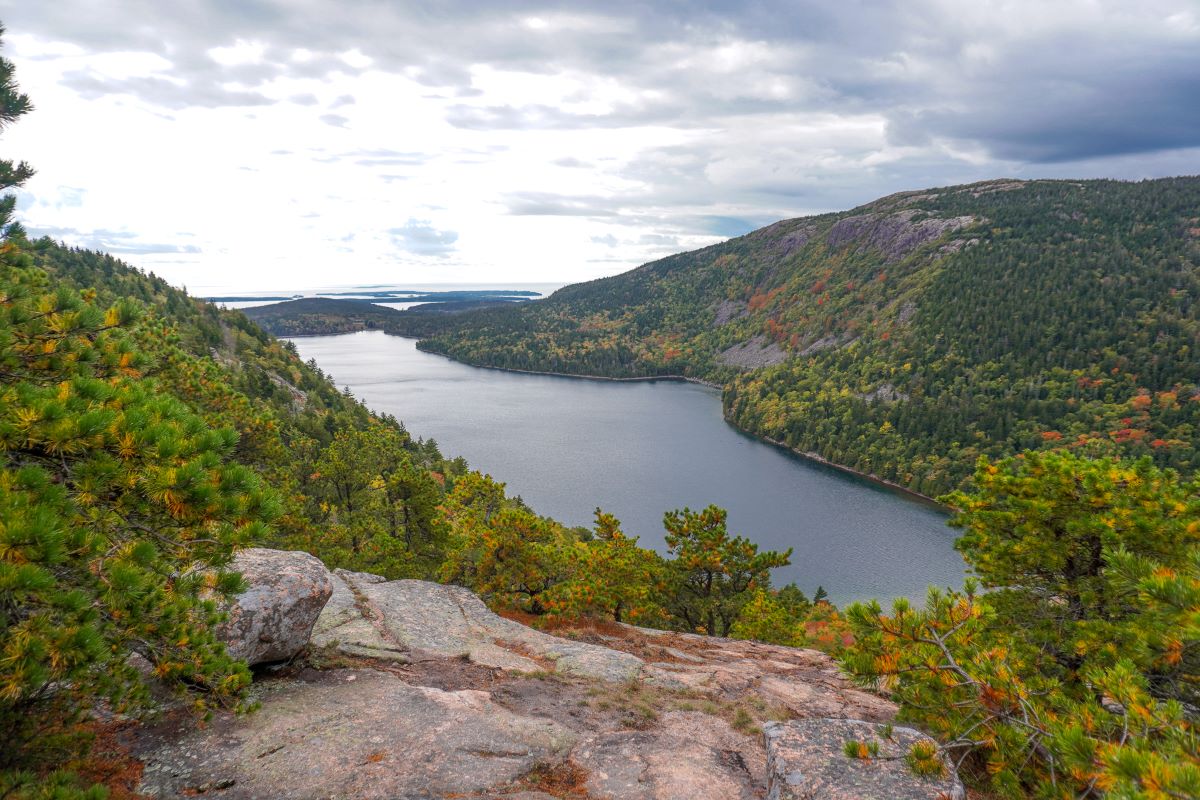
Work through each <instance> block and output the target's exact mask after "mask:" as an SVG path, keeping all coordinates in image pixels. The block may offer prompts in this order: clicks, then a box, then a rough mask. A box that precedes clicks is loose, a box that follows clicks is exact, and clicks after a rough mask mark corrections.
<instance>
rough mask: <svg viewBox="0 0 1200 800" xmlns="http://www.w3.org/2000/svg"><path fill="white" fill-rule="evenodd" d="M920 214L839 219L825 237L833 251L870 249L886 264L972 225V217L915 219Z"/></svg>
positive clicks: (864, 215) (973, 220)
mask: <svg viewBox="0 0 1200 800" xmlns="http://www.w3.org/2000/svg"><path fill="white" fill-rule="evenodd" d="M919 213H920V212H918V211H914V210H912V209H906V210H904V211H898V212H896V213H894V214H859V215H856V216H853V217H845V218H843V219H840V220H838V221H837V222H835V223H834V224H833V226H832V227H831V228H830V229H829V232H828V233H827V234H826V236H825V241H826V243H827V244H828V245H829V246H830V247H832V248H838V247H843V246H845V245H847V244H851V243H857V244H858V245H859V246H860V247H861V246H869V247H873V248H875V249H877V250H879V251H880V252H882V253H883V254H884V256H885V257H886V258H887V260H888V261H892V262H895V261H900V260H902V259H903V258H904V257H905V256H907V255H908V254H909V253H911V252H913V251H914V250H916V249H917V248H918V247H920V246H921V245H923V244H925V243H927V242H932V241H933V240H935V239H940V238H941V237H942V236H945V235H946V234H947V233H950V232H952V231H956V230H958V229H960V228H965V227H967V226H968V225H972V224H974V223H975V218H974V217H969V216H963V217H951V218H949V219H942V218H938V217H926V218H924V219H916V217H917V216H918V214H919Z"/></svg>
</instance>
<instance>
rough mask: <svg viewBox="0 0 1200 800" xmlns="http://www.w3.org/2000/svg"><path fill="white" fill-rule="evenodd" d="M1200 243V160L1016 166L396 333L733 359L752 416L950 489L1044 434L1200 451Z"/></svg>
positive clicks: (739, 414)
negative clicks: (1148, 176)
mask: <svg viewBox="0 0 1200 800" xmlns="http://www.w3.org/2000/svg"><path fill="white" fill-rule="evenodd" d="M1198 261H1200V179H1198V178H1173V179H1163V180H1154V181H1144V182H1140V183H1123V182H1116V181H1016V180H998V181H990V182H986V183H980V184H973V185H969V186H957V187H948V188H942V189H930V190H926V191H920V192H906V193H901V194H897V195H892V196H889V197H885V198H883V199H881V200H878V201H875V202H873V203H870V204H868V205H865V206H862V207H860V208H857V209H854V210H851V211H848V212H844V213H838V214H827V215H823V216H817V217H807V218H801V219H793V220H785V221H783V222H779V223H776V224H774V225H771V226H769V227H766V228H763V229H761V230H758V231H754V232H753V233H750V234H747V235H746V236H742V237H740V238H737V239H732V240H730V241H728V242H724V243H722V244H719V245H715V246H712V247H708V248H705V249H702V250H697V251H694V252H690V253H682V254H679V255H675V256H671V257H669V258H665V259H662V260H660V261H655V262H652V263H649V264H646V265H644V266H642V267H639V268H637V269H635V270H633V271H631V272H627V273H625V274H622V275H618V276H615V277H612V278H605V279H601V280H596V281H592V282H589V283H583V284H577V285H574V286H568V287H566V288H564V289H561V290H560V291H558V292H556V293H555V294H554V295H553V296H552V297H550V298H549V299H547V300H545V301H540V302H536V303H532V304H529V305H526V306H522V307H517V308H505V309H496V310H490V311H484V312H478V313H474V314H464V315H460V316H458V317H457V318H451V319H446V320H441V321H438V322H437V323H435V324H436V327H435V328H431V327H430V326H431V323H429V322H428V321H423V322H422V324H420V325H417V324H416V321H414V322H413V325H412V330H405V329H404V328H403V326H402V325H396V326H392V331H391V332H397V333H408V334H410V335H419V336H425V337H427V338H425V339H424V340H423V341H422V343H421V347H422V348H423V349H426V350H430V351H433V352H438V353H443V354H445V355H448V356H452V357H454V358H457V359H460V360H462V361H466V362H468V363H473V364H481V365H487V366H495V367H506V368H512V369H524V370H540V371H551V372H565V373H575V374H590V375H604V376H611V377H634V376H654V375H687V376H693V377H700V378H706V379H710V380H716V381H719V382H721V383H722V384H724V387H725V392H724V404H725V412H726V415H727V417H728V419H729V420H730V421H731V422H733V423H734V424H736V425H738V426H739V427H741V428H743V429H745V430H747V431H750V432H753V433H755V434H758V435H761V436H763V437H767V438H770V439H773V440H776V441H778V442H780V443H783V444H786V445H787V446H788V447H790V448H793V449H795V450H797V451H800V452H805V453H812V454H815V455H818V456H820V457H822V458H826V459H828V460H830V461H832V462H835V463H837V464H841V465H845V466H847V467H850V468H853V469H856V470H859V471H862V472H864V473H868V474H872V475H876V476H878V477H881V478H885V479H888V480H892V481H896V482H898V483H900V484H902V485H904V486H907V487H909V488H911V489H913V490H916V491H919V492H922V493H924V494H930V495H936V494H939V493H941V492H943V491H945V490H947V489H950V488H952V487H955V486H958V485H961V483H962V482H963V481H964V480H965V479H966V477H967V476H968V475H969V473H970V472H971V470H972V467H973V462H974V461H975V459H976V458H977V457H978V456H979V455H981V454H982V455H989V456H1001V455H1008V454H1011V453H1014V452H1018V451H1020V450H1022V449H1027V448H1041V447H1047V446H1052V447H1061V446H1064V445H1069V446H1078V447H1083V448H1085V449H1087V450H1088V451H1089V452H1091V451H1105V452H1107V451H1118V452H1120V453H1122V454H1126V455H1141V454H1147V455H1150V456H1152V457H1153V458H1154V460H1155V461H1156V462H1157V463H1159V464H1161V465H1165V466H1171V467H1176V468H1179V469H1182V470H1185V471H1192V470H1195V469H1196V468H1197V467H1198V466H1200V450H1198V448H1197V446H1196V445H1197V442H1196V430H1197V428H1196V425H1197V421H1198V420H1197V415H1198V412H1200V390H1198V389H1197V381H1198V380H1200V362H1198V361H1197V360H1196V359H1195V357H1194V350H1195V347H1196V339H1197V335H1198V333H1200V321H1198V319H1197V315H1198V313H1200V311H1198V309H1200V306H1198V305H1197V303H1196V300H1197V298H1198V297H1200V274H1198V273H1197V262H1198Z"/></svg>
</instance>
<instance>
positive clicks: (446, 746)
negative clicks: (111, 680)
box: [129, 551, 961, 800]
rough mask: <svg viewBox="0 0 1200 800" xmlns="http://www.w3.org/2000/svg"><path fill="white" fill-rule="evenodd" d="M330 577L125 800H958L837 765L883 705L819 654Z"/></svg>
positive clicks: (873, 764) (899, 742)
mask: <svg viewBox="0 0 1200 800" xmlns="http://www.w3.org/2000/svg"><path fill="white" fill-rule="evenodd" d="M270 552H271V551H256V555H255V559H256V561H262V560H263V559H264V558H266V559H269V553H270ZM264 554H268V555H264ZM278 557H279V558H280V559H281V563H290V561H294V560H295V554H282V553H281V554H278ZM289 560H290V561H289ZM268 572H269V571H267V572H260V574H262V575H266V574H267V573H268ZM264 580H265V578H264ZM329 580H330V582H331V583H332V585H333V593H332V596H331V598H330V600H329V603H328V604H327V605H326V606H325V608H324V610H323V611H322V613H321V616H320V618H319V620H318V621H317V623H316V626H315V628H314V632H313V639H312V643H311V644H310V646H309V650H308V653H307V655H306V656H304V657H302V658H301V659H300V660H298V661H295V662H294V663H291V664H284V665H279V666H276V667H273V668H268V669H266V670H263V671H261V672H260V675H259V677H258V680H256V682H255V684H254V688H253V692H254V694H255V696H256V698H257V699H258V700H259V701H260V703H261V707H260V709H259V710H258V711H256V712H254V713H252V714H249V715H246V716H240V717H239V716H234V715H232V714H218V715H217V716H216V717H215V718H214V719H213V720H212V722H211V723H210V724H208V725H207V726H203V727H200V726H197V724H196V721H195V720H194V719H192V718H191V717H190V716H189V715H188V714H187V713H186V712H185V711H183V710H176V711H174V712H172V713H169V714H167V715H166V716H165V717H164V719H163V720H161V721H160V722H158V723H156V724H155V725H152V726H143V727H140V728H136V729H134V730H133V731H132V732H131V733H130V734H129V735H130V737H131V740H130V741H131V747H132V749H133V751H134V753H135V754H136V755H137V756H138V757H139V758H141V759H142V760H143V762H144V771H143V777H142V784H141V787H140V791H141V792H142V793H144V794H145V795H148V796H151V797H189V796H196V795H202V796H205V797H213V798H220V799H221V800H249V799H250V798H296V799H297V800H299V799H301V798H304V799H308V798H312V800H317V798H347V799H350V798H364V799H365V798H380V799H381V800H382V799H383V798H448V797H459V798H510V800H518V799H520V800H545V799H546V798H552V797H561V798H614V799H616V798H639V799H640V798H645V799H647V800H650V799H660V800H666V799H667V798H679V799H680V800H705V799H706V798H713V800H716V799H717V798H721V799H722V800H724V799H726V798H746V799H747V800H749V799H750V798H763V797H771V798H800V797H805V798H807V797H842V798H852V797H861V798H895V799H897V800H901V799H902V798H930V799H932V798H937V797H943V796H945V797H958V796H961V788H960V787H959V786H958V784H957V783H955V782H953V781H951V780H950V779H948V778H945V777H943V778H936V779H930V778H918V777H915V776H913V775H911V774H909V773H907V772H906V771H904V770H903V769H902V768H900V766H899V764H898V762H896V761H894V760H879V761H859V760H855V759H849V758H848V757H847V756H846V755H844V754H843V753H842V752H841V747H842V745H843V744H844V742H843V739H844V738H845V735H846V734H845V731H846V730H850V729H851V728H853V729H854V730H864V731H868V732H869V733H870V734H871V735H873V736H878V735H879V734H878V732H879V731H881V730H885V729H883V728H879V727H876V726H875V725H873V723H882V722H886V721H887V720H889V719H890V718H891V717H892V716H893V714H894V712H895V708H894V707H893V706H892V704H891V703H889V702H888V701H886V700H885V699H883V698H880V697H877V696H875V695H872V694H870V693H867V692H863V691H860V690H858V689H855V688H854V687H852V686H850V685H849V684H848V683H847V681H846V680H845V679H844V678H843V677H842V676H841V675H840V673H839V671H838V669H837V667H836V665H835V664H834V663H833V662H832V661H831V660H830V659H829V658H828V657H827V656H825V655H824V654H822V653H819V652H816V651H813V650H803V649H796V648H788V647H775V646H771V645H764V644H758V643H755V642H746V641H734V640H727V639H716V638H710V637H706V636H697V635H692V634H679V633H667V632H662V631H651V630H646V629H641V628H635V627H632V626H627V625H617V624H613V623H596V624H581V625H579V626H576V627H569V628H565V629H562V630H559V631H558V633H559V634H560V635H558V636H551V635H549V634H547V633H543V632H540V631H536V630H533V629H531V628H528V627H526V626H524V625H521V624H519V623H517V622H514V621H512V620H509V619H505V618H502V617H499V616H497V615H496V614H493V613H492V612H491V611H489V610H488V609H487V607H486V606H484V604H483V603H482V602H481V601H480V600H479V599H478V598H477V597H475V596H474V595H473V594H471V593H470V592H468V591H466V590H465V589H462V588H459V587H453V586H443V585H439V584H434V583H427V582H424V581H385V580H384V579H383V578H380V577H378V576H373V575H364V574H360V573H349V572H344V571H341V570H339V571H337V572H336V573H334V574H332V575H330V576H329ZM255 591H256V587H255V586H253V585H252V586H251V589H250V592H251V593H253V592H255ZM258 596H262V592H261V591H259V592H258ZM847 720H852V721H853V720H859V721H860V722H850V721H847ZM797 721H802V723H801V722H797ZM848 726H849V727H848ZM855 726H858V727H855ZM901 730H902V729H897V730H896V733H895V734H890V732H889V734H890V735H894V736H895V738H894V740H893V739H889V740H888V741H889V743H888V744H887V746H888V747H890V748H891V749H892V750H896V753H900V751H901V750H903V748H904V747H906V746H909V745H910V744H911V742H912V741H915V740H916V739H917V738H919V737H920V734H918V733H916V732H915V731H904V732H903V736H901V735H900V732H901ZM764 731H765V733H764ZM889 752H890V751H889ZM896 753H893V754H892V755H896ZM830 792H833V793H832V794H831V793H830Z"/></svg>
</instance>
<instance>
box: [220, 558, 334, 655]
mask: <svg viewBox="0 0 1200 800" xmlns="http://www.w3.org/2000/svg"><path fill="white" fill-rule="evenodd" d="M233 568H234V569H236V570H237V571H238V572H240V573H242V577H243V578H244V579H245V581H246V583H247V584H248V587H247V589H246V591H244V592H242V593H241V594H239V595H238V596H237V597H236V598H234V600H233V602H232V603H231V604H230V606H229V608H228V613H229V619H228V620H227V621H226V622H224V623H222V624H221V626H220V627H219V628H218V629H217V635H218V636H219V637H220V638H221V639H222V640H223V641H224V642H225V645H226V647H227V648H228V649H229V653H230V655H232V656H233V657H234V658H241V659H245V660H246V661H247V662H248V663H250V664H261V663H264V662H267V661H281V660H283V659H286V658H291V657H292V656H294V655H296V654H297V653H299V652H300V651H301V650H302V649H304V647H305V645H307V644H308V640H309V636H310V635H311V634H312V629H313V625H314V624H315V623H316V621H317V617H318V616H319V615H320V613H321V609H323V608H324V607H325V603H326V601H328V600H329V596H330V595H331V594H332V593H333V581H332V579H331V577H330V575H329V570H328V569H326V568H325V565H324V564H322V563H321V562H320V561H319V560H318V559H316V558H315V557H313V556H311V555H309V554H308V553H302V552H294V551H283V550H268V549H265V548H261V547H255V548H250V549H248V550H243V551H241V552H240V553H238V554H237V556H236V557H235V558H234V560H233Z"/></svg>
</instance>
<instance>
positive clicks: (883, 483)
mask: <svg viewBox="0 0 1200 800" xmlns="http://www.w3.org/2000/svg"><path fill="white" fill-rule="evenodd" d="M389 335H393V336H394V335H395V334H389ZM402 338H405V339H414V338H417V337H414V336H405V337H402ZM418 341H420V339H418ZM418 349H419V348H418ZM421 352H422V353H432V354H434V355H438V356H441V357H442V358H448V359H450V360H451V361H455V362H457V363H459V364H466V365H467V366H469V367H475V368H477V369H492V370H496V371H498V372H517V373H521V374H523V375H550V376H553V377H558V378H579V379H581V380H588V381H613V382H619V381H683V382H686V383H696V384H699V385H701V386H707V387H708V388H710V389H717V390H720V391H722V392H723V391H724V389H725V387H724V386H722V385H721V384H718V383H713V382H712V381H706V380H702V379H700V378H689V377H688V376H686V375H656V376H648V377H637V378H613V377H608V376H604V375H578V374H574V373H570V372H543V371H540V370H534V369H514V368H512V367H494V366H489V365H486V364H472V363H471V362H469V361H463V360H461V359H457V358H454V357H453V356H450V355H447V354H445V353H439V352H437V351H436V350H421ZM721 418H722V419H723V420H724V421H725V424H726V425H728V426H729V427H731V428H733V429H734V430H735V431H737V432H738V433H740V434H742V435H744V436H749V437H751V438H753V439H757V440H758V441H760V442H765V443H766V444H769V445H771V446H773V447H778V448H779V449H781V450H786V451H787V452H788V453H790V454H791V455H794V456H798V457H800V458H803V459H805V460H806V461H811V462H813V463H814V464H820V465H822V466H825V467H830V468H832V469H836V470H837V471H839V472H844V473H846V474H847V475H853V476H854V477H856V478H860V479H862V480H864V481H866V482H867V483H873V484H875V485H876V486H880V487H882V488H885V489H888V490H889V491H894V492H898V493H900V494H903V495H905V496H906V497H910V498H912V499H913V500H917V501H918V502H921V503H923V504H925V505H930V506H933V507H935V508H937V509H939V510H941V511H946V512H950V508H949V507H948V506H945V505H942V504H941V503H939V502H938V501H937V500H936V499H934V498H932V497H930V496H929V495H927V494H921V493H920V492H918V491H915V490H913V489H909V488H908V487H907V486H904V485H902V484H899V483H896V482H895V481H889V480H887V479H886V478H880V477H879V476H878V475H871V474H868V473H866V472H863V471H861V470H857V469H854V468H853V467H848V466H846V465H845V464H838V463H835V462H833V461H830V460H829V459H827V458H825V457H824V456H822V455H821V454H820V453H815V452H812V451H805V450H797V449H795V448H793V447H789V446H788V445H787V444H786V443H784V442H781V441H779V440H778V439H772V438H771V437H770V436H765V435H763V434H760V433H754V432H753V431H748V430H746V429H745V428H741V427H739V426H737V425H735V424H733V423H732V422H730V421H729V418H728V417H726V416H725V414H724V412H722V414H721Z"/></svg>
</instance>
